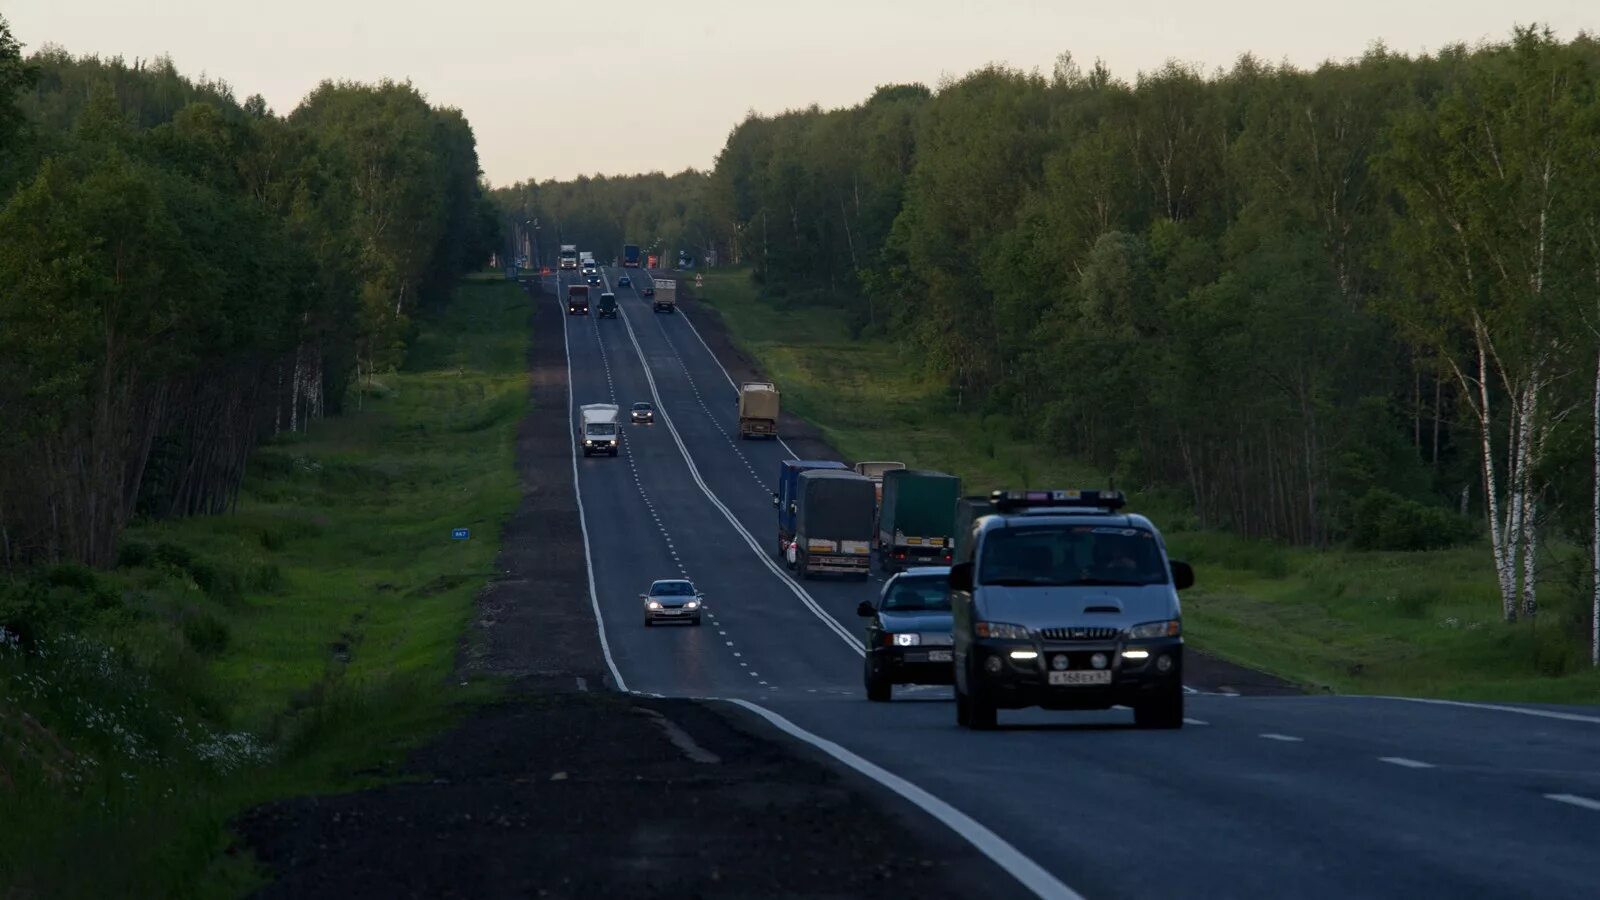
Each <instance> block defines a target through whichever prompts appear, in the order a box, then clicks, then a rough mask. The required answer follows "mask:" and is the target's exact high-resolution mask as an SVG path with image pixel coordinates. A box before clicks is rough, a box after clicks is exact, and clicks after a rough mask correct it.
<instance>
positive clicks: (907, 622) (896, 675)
mask: <svg viewBox="0 0 1600 900" xmlns="http://www.w3.org/2000/svg"><path fill="white" fill-rule="evenodd" d="M856 612H857V613H858V614H859V615H860V616H861V617H862V618H864V619H870V620H871V621H870V622H869V623H868V624H867V659H866V669H865V672H864V680H865V682H866V687H867V699H868V700H872V701H875V702H878V703H882V702H885V701H887V700H889V699H890V697H891V696H893V694H894V686H895V685H897V684H951V683H952V682H953V681H954V680H955V665H954V662H953V660H954V656H953V655H952V649H951V644H952V641H951V636H950V632H951V628H952V626H953V621H952V619H951V617H950V567H949V566H916V567H914V568H910V569H907V570H905V571H904V572H901V573H899V574H897V575H895V576H894V577H893V578H890V579H889V581H888V583H887V584H885V585H884V586H883V593H882V594H880V595H879V597H878V602H877V603H876V604H874V603H873V602H872V601H870V600H863V601H862V602H861V605H860V606H858V607H856Z"/></svg>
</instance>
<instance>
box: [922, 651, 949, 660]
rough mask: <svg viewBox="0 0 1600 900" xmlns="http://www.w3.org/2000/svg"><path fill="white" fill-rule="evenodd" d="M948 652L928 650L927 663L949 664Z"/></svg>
mask: <svg viewBox="0 0 1600 900" xmlns="http://www.w3.org/2000/svg"><path fill="white" fill-rule="evenodd" d="M950 659H951V656H950V651H949V650H929V651H928V662H950Z"/></svg>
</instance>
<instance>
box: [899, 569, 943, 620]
mask: <svg viewBox="0 0 1600 900" xmlns="http://www.w3.org/2000/svg"><path fill="white" fill-rule="evenodd" d="M883 608H884V609H885V610H888V611H890V612H912V611H916V610H930V611H931V610H946V609H949V608H950V576H948V575H918V576H916V577H907V576H901V577H899V578H897V579H895V582H894V586H893V587H891V588H889V593H888V594H887V595H886V596H885V597H884V598H883Z"/></svg>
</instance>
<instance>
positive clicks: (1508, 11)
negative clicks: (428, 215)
mask: <svg viewBox="0 0 1600 900" xmlns="http://www.w3.org/2000/svg"><path fill="white" fill-rule="evenodd" d="M0 15H3V16H4V17H5V18H6V19H7V20H9V22H10V23H11V30H12V32H13V34H14V35H15V36H16V38H17V39H18V40H19V41H22V42H23V43H24V44H25V45H27V47H28V49H29V50H34V49H38V48H39V47H40V46H42V45H44V44H46V43H54V44H59V45H61V46H63V47H65V48H66V49H67V50H69V51H71V52H72V53H75V54H83V53H97V54H100V55H102V56H119V55H120V56H122V57H124V58H127V59H129V60H132V59H134V58H136V57H144V58H149V57H152V56H157V55H160V54H163V53H165V54H169V55H171V56H172V57H173V60H174V61H175V62H176V63H177V65H178V68H179V70H180V71H183V72H185V73H186V74H189V75H191V76H196V75H200V74H201V73H204V74H205V75H207V76H210V77H213V78H221V79H222V80H224V81H227V82H228V83H229V84H231V85H232V86H233V88H234V90H235V92H236V93H237V94H238V95H239V96H240V97H241V98H243V97H246V96H248V95H250V94H253V93H259V94H262V95H263V96H265V97H266V98H267V101H268V102H269V103H270V104H271V106H272V107H273V108H274V109H275V110H277V111H278V112H280V113H287V112H289V111H290V110H292V109H293V108H294V106H295V105H296V104H297V103H299V101H300V99H301V98H302V97H304V96H305V95H306V93H308V92H309V91H310V90H311V89H312V88H313V87H315V86H316V84H317V83H318V82H319V81H322V80H323V79H326V78H341V79H354V80H362V81H368V80H375V79H378V78H382V77H386V76H387V77H390V78H395V79H405V78H409V79H410V80H411V81H412V82H413V83H414V84H416V85H417V87H418V88H419V89H421V90H422V91H423V92H424V93H425V94H427V96H428V98H429V99H430V100H431V101H432V102H434V103H436V104H440V105H448V106H455V107H459V108H461V109H462V110H463V111H464V112H465V113H466V115H467V118H468V119H469V120H470V121H471V122H472V126H473V129H474V131H475V133H476V134H477V138H478V153H479V156H480V158H481V159H482V163H483V168H484V170H485V172H486V173H487V174H488V176H489V178H490V180H491V181H493V182H494V183H495V184H497V185H501V184H508V183H510V182H513V181H518V180H522V179H528V178H534V179H538V180H545V179H550V178H571V177H573V176H575V175H578V174H580V173H584V174H593V173H606V174H626V173H633V172H644V171H656V170H659V171H666V172H676V171H680V170H682V169H684V168H688V167H695V168H709V167H710V165H711V163H712V160H713V159H714V157H715V156H716V153H717V151H718V150H720V149H721V147H722V144H723V141H724V140H725V139H726V137H727V134H728V132H729V130H731V129H732V128H733V126H734V125H736V124H738V122H739V121H740V120H741V119H742V118H744V115H745V113H746V111H748V110H755V111H757V112H763V113H774V112H781V111H783V110H784V109H790V108H796V107H804V106H808V105H810V104H812V103H816V104H818V105H820V106H823V107H835V106H850V105H854V104H855V103H858V102H860V101H861V100H863V99H865V98H866V97H867V96H868V95H869V94H870V93H871V92H872V90H873V88H874V87H876V86H877V85H879V84H887V83H905V82H913V81H916V82H922V83H924V84H927V85H929V86H930V87H932V86H935V85H937V83H938V81H939V79H940V78H941V77H942V76H947V75H951V76H959V75H961V74H964V73H966V72H968V71H970V70H972V69H975V68H978V67H980V66H982V65H984V64H986V63H990V62H999V63H1006V64H1009V65H1011V66H1014V67H1017V68H1022V69H1032V68H1038V69H1039V70H1040V71H1042V72H1044V73H1046V74H1048V73H1049V72H1050V70H1051V68H1052V66H1053V65H1054V61H1055V58H1056V56H1057V54H1059V53H1060V52H1062V51H1063V50H1069V51H1071V52H1072V54H1073V56H1074V57H1076V58H1077V59H1078V60H1079V61H1080V62H1081V63H1082V64H1083V65H1085V66H1087V65H1088V64H1090V63H1091V62H1092V61H1093V60H1094V59H1095V58H1096V57H1101V58H1103V59H1104V60H1105V61H1106V63H1107V65H1108V66H1109V67H1110V68H1111V71H1112V72H1113V73H1114V74H1115V75H1117V76H1119V77H1122V78H1127V79H1132V78H1133V77H1134V76H1135V75H1136V74H1137V73H1138V72H1139V71H1141V70H1149V69H1153V68H1155V67H1157V66H1160V65H1161V64H1162V63H1163V62H1164V61H1166V60H1167V59H1179V60H1183V61H1186V62H1193V63H1199V64H1202V65H1204V66H1205V67H1207V68H1215V67H1219V66H1220V67H1227V66H1229V65H1231V64H1232V62H1233V60H1234V59H1235V58H1237V57H1238V55H1239V54H1240V53H1243V52H1245V51H1251V52H1254V53H1255V54H1256V55H1257V56H1259V57H1261V58H1263V59H1266V60H1271V61H1280V60H1287V61H1289V62H1292V63H1295V64H1298V65H1302V66H1311V65H1315V64H1316V63H1318V62H1321V61H1323V60H1325V59H1329V58H1333V59H1344V58H1347V57H1351V56H1358V55H1360V54H1361V52H1362V51H1363V50H1364V49H1365V48H1366V47H1367V46H1368V44H1370V43H1371V42H1372V41H1374V40H1377V39H1382V40H1383V41H1384V42H1385V43H1386V44H1388V45H1389V47H1390V48H1391V49H1394V50H1397V51H1405V52H1410V53H1416V52H1424V51H1432V50H1436V49H1438V48H1439V47H1441V46H1444V45H1446V44H1449V43H1453V42H1457V41H1467V42H1474V41H1477V40H1480V39H1485V38H1489V39H1501V38H1504V37H1505V36H1506V35H1508V34H1509V33H1510V30H1511V27H1512V26H1513V25H1515V24H1517V23H1528V22H1542V23H1546V24H1548V25H1550V26H1551V27H1552V28H1554V29H1555V30H1556V32H1557V33H1558V34H1559V35H1560V36H1561V37H1563V38H1570V37H1572V36H1573V35H1575V34H1576V33H1577V32H1578V31H1579V30H1581V29H1582V30H1589V31H1600V2H1597V0H1318V2H1315V3H1306V2H1299V3H1296V2H1290V0H1096V2H1088V0H1055V2H1042V0H1003V2H984V0H799V2H789V3H782V4H777V3H767V2H760V0H742V2H741V0H649V2H642V0H610V2H605V3H563V2H553V0H455V2H450V0H443V2H441V0H431V2H426V3H423V2H416V0H250V2H241V0H0Z"/></svg>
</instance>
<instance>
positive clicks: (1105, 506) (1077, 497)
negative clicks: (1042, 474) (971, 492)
mask: <svg viewBox="0 0 1600 900" xmlns="http://www.w3.org/2000/svg"><path fill="white" fill-rule="evenodd" d="M989 502H991V503H993V504H994V507H995V509H997V510H999V511H1001V512H1009V511H1012V510H1019V509H1028V508H1030V507H1053V506H1060V507H1071V508H1078V509H1100V510H1108V511H1109V510H1118V509H1121V508H1122V507H1124V506H1126V505H1127V503H1128V498H1127V497H1126V496H1124V495H1123V493H1122V492H1121V491H1097V490H1088V491H1084V490H1065V491H995V492H994V493H992V494H990V495H989Z"/></svg>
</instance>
